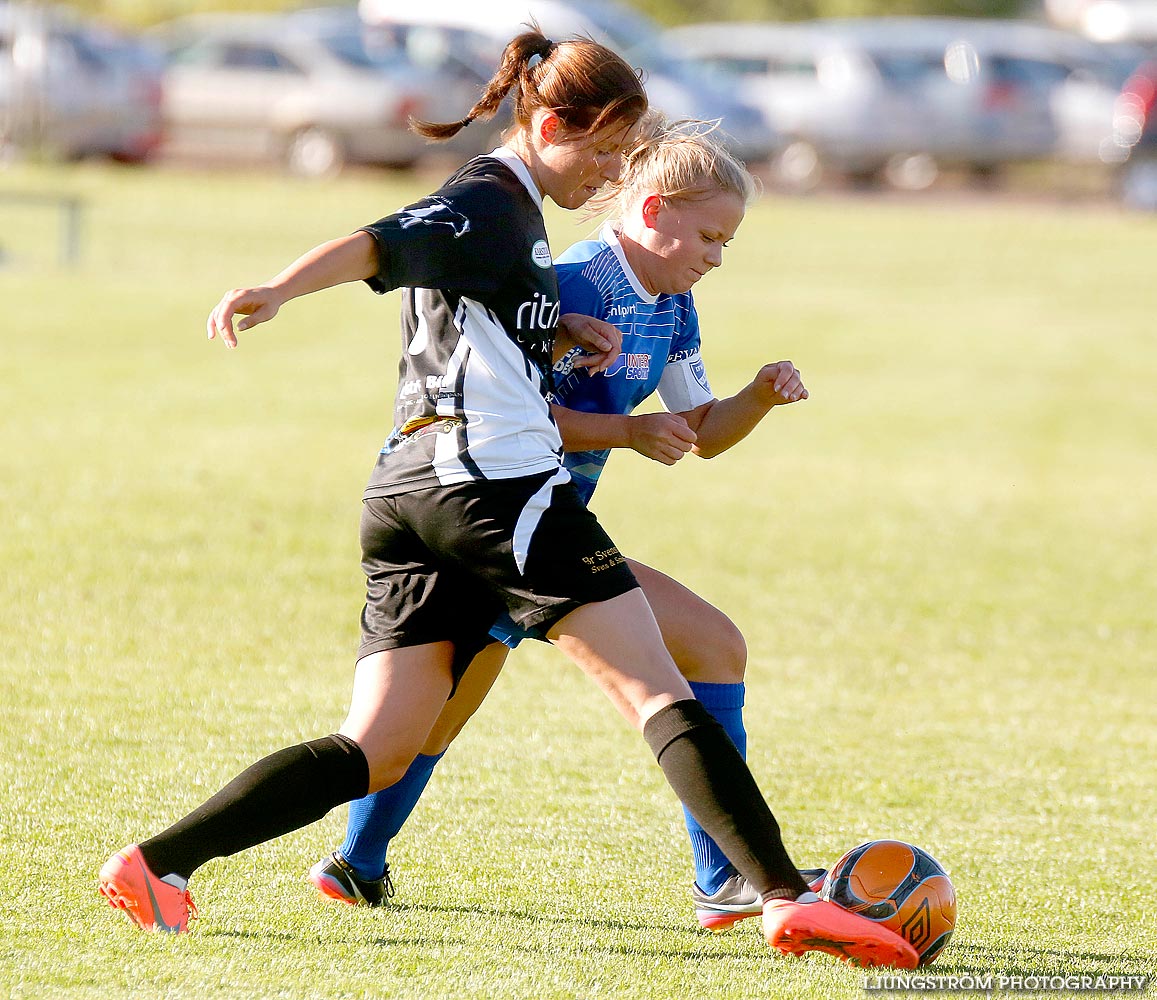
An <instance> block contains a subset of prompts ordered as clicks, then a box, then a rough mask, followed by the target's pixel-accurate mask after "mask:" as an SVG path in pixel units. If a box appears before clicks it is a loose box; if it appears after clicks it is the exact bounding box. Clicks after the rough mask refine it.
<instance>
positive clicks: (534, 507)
mask: <svg viewBox="0 0 1157 1000" xmlns="http://www.w3.org/2000/svg"><path fill="white" fill-rule="evenodd" d="M567 482H570V473H569V472H567V471H566V469H559V470H558V472H557V473H555V475H553V476H551V477H550V479H548V480H547V481H546V482H545V483H544V484H543V485H542V487H541V488H540V489H539V491H538V492H537V493H535V494H534V496H532V497H531V498H530V499H529V500H528V501H527V502H526V506H525V507H523V508H522V513H521V514H519V515H518V523H517V524H515V526H514V539H513V542H514V561H515V562H516V563H517V564H518V572H519V573H525V572H526V556H527V554H528V553H529V552H530V540H531V539H532V538H533V537H534V529H535V528H537V527H538V522H539V521H540V520H542V514H543V511H545V510H546V508H547V507H549V506H550V494H551V491H552V490H553V489H554V488H555V487H556V486H561V485H562V484H563V483H567Z"/></svg>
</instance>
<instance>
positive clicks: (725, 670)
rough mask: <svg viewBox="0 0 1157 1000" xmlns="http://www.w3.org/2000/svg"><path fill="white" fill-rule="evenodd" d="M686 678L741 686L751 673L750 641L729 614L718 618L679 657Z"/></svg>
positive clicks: (680, 667)
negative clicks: (748, 653) (748, 658)
mask: <svg viewBox="0 0 1157 1000" xmlns="http://www.w3.org/2000/svg"><path fill="white" fill-rule="evenodd" d="M675 662H676V663H677V664H678V665H679V669H680V670H681V671H682V673H683V676H684V677H686V678H687V680H689V681H696V682H697V683H704V684H741V683H742V682H743V678H744V675H745V674H746V672H747V640H745V639H744V638H743V633H742V632H741V631H740V630H739V627H738V626H737V625H736V624H735V623H734V622H733V621H732V620H731V619H730V618H728V617H727V616H726V615H724V614H722V613H720V614H718V615H717V616H714V618H713V620H712V621H711V623H710V625H709V627H707V628H704V629H703V630H702V631H701V632H700V633H699V637H698V641H696V642H695V643H694V644H691V645H688V646H687V647H686V648H685V649H683V650H680V651H679V655H677V656H676V657H675Z"/></svg>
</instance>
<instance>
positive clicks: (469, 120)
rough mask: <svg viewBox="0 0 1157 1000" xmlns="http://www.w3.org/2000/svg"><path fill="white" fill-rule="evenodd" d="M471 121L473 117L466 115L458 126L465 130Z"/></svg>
mask: <svg viewBox="0 0 1157 1000" xmlns="http://www.w3.org/2000/svg"><path fill="white" fill-rule="evenodd" d="M472 121H474V116H473V115H467V116H466V117H465V118H463V119H462V121H461V123H460V124H461V125H462V127H463V128H466V127H467V126H468V125H469V124H470V123H471V122H472Z"/></svg>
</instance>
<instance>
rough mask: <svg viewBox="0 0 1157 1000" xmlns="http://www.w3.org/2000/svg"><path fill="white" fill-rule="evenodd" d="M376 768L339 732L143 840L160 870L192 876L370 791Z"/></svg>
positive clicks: (259, 766)
mask: <svg viewBox="0 0 1157 1000" xmlns="http://www.w3.org/2000/svg"><path fill="white" fill-rule="evenodd" d="M369 783H370V768H369V764H368V763H367V761H366V757H365V754H363V753H362V750H361V747H359V746H358V745H357V744H356V743H355V742H354V741H353V740H351V739H349V738H348V737H345V736H342V735H341V734H339V733H334V734H332V735H330V736H325V737H323V738H322V739H320V740H311V741H310V742H309V743H299V744H298V745H297V746H293V747H287V748H286V749H284V750H278V751H277V753H274V754H270V755H269V756H268V757H266V758H264V759H263V760H259V761H258V762H257V763H256V764H253V765H252V766H251V767H249V768H247V769H246V770H245V771H242V772H241V774H239V775H237V777H236V778H234V779H233V780H232V781H231V782H229V784H228V785H226V786H225V787H224V788H222V789H221V791H219V792H218V793H217V794H216V795H214V796H213V797H212V798H211V799H209V800H208V801H207V802H204V803H203V804H202V805H200V806H198V807H197V808H196V809H194V810H193V811H192V812H191V813H189V815H188V816H186V817H185V818H184V819H181V820H178V821H177V822H176V823H174V824H173V825H172V826H171V827H169V828H168V829H167V830H165V831H164V832H163V833H161V834H159V835H157V836H156V837H153V838H151V839H150V840H146V841H144V842H143V843H141V844H140V845H138V846H139V847H140V850H141V854H142V855H144V859H145V862H146V864H148V866H149V868H150V869H151V870H152V872H153V874H155V875H157V876H160V877H163V876H165V875H169V874H176V875H180V876H182V877H183V878H188V877H189V876H190V875H191V874H192V873H193V871H194V870H195V869H197V868H198V867H200V866H201V865H203V864H204V863H205V862H206V861H208V860H210V859H211V858H220V857H226V856H227V855H230V854H236V853H237V852H238V851H242V850H244V849H245V848H247V847H253V846H254V845H255V844H262V843H264V842H265V841H267V840H272V839H273V838H274V837H279V836H281V835H282V834H285V833H289V832H290V831H292V830H297V829H299V828H300V827H303V826H306V825H307V824H309V823H312V822H314V821H315V820H319V819H321V817H322V816H324V815H325V814H326V813H327V812H329V811H330V810H331V809H333V808H334V807H335V806H339V805H341V804H342V803H343V802H349V801H351V800H352V799H357V798H361V797H362V796H363V795H365V794H366V792H367V791H368V790H369Z"/></svg>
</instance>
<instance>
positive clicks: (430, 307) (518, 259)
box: [362, 149, 562, 497]
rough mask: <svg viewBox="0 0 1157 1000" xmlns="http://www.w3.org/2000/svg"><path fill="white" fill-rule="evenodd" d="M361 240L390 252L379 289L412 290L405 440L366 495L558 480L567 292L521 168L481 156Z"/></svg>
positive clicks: (405, 350)
mask: <svg viewBox="0 0 1157 1000" xmlns="http://www.w3.org/2000/svg"><path fill="white" fill-rule="evenodd" d="M362 231H363V232H366V233H369V234H370V235H371V236H372V237H373V238H374V240H375V241H376V243H377V247H378V273H377V275H376V276H375V277H373V278H371V279H370V280H369V285H370V287H371V288H373V289H374V290H375V291H377V292H386V291H389V290H390V289H393V288H401V289H402V360H401V363H400V365H399V371H398V393H397V397H396V399H395V403H394V429H393V430H392V431H391V433H390V435H389V437H388V438H387V439H386V443H385V445H384V446H383V447H382V451H381V454H380V455H379V456H378V461H377V464H376V466H375V467H374V471H373V473H372V475H371V476H370V482H369V485H368V486H367V487H366V494H365V495H366V496H367V497H371V496H389V495H391V494H395V493H406V492H409V491H411V490H418V489H424V488H426V487H430V486H437V485H445V484H449V483H461V482H466V481H469V480H477V479H511V478H514V477H518V476H529V475H533V474H535V473H538V472H546V471H549V470H551V469H556V468H558V466H559V463H560V461H561V454H562V441H561V439H560V438H559V434H558V428H557V427H556V426H555V423H554V421H553V419H552V418H551V415H550V406H549V404H548V403H547V398H546V397H547V393H548V392H549V391H550V388H551V384H550V378H551V375H550V370H551V351H552V348H553V344H554V332H555V327H556V325H557V323H558V312H559V306H558V280H557V278H556V276H555V272H554V266H553V263H552V260H551V254H550V247H549V244H548V243H547V236H546V226H545V224H544V222H543V217H542V198H541V196H540V195H539V193H538V190H537V188H536V187H535V185H534V182H533V180H532V179H531V177H530V173H529V171H528V170H527V169H526V166H525V165H524V164H523V163H522V161H521V160H520V159H518V157H517V156H515V155H514V154H513V153H511V152H509V151H508V150H506V149H498V150H496V151H494V152H493V153H490V154H488V155H486V156H480V157H476V158H475V159H473V160H471V161H470V162H469V163H467V164H466V165H465V166H463V167H462V168H461V169H460V170H458V171H457V172H456V173H455V174H453V175H452V176H451V177H450V178H449V180H447V181H446V183H445V184H444V185H443V186H442V187H441V188H439V189H438V190H437V191H436V192H434V193H433V194H432V195H429V196H428V197H426V198H422V199H421V200H420V201H418V202H415V203H414V204H413V205H409V206H407V207H405V208H403V209H400V210H399V211H397V212H395V213H394V214H393V215H389V216H387V217H386V218H384V219H381V220H380V221H378V222H375V223H373V224H372V225H369V226H366V227H364V229H363V230H362Z"/></svg>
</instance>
